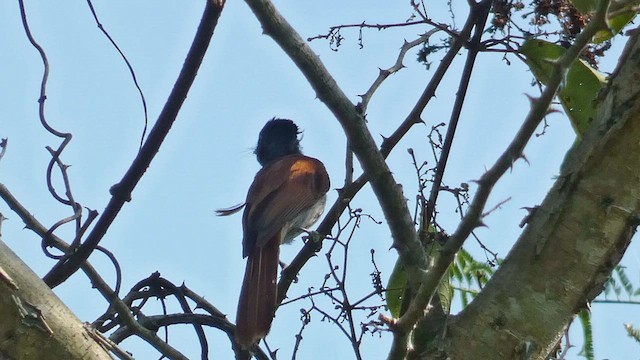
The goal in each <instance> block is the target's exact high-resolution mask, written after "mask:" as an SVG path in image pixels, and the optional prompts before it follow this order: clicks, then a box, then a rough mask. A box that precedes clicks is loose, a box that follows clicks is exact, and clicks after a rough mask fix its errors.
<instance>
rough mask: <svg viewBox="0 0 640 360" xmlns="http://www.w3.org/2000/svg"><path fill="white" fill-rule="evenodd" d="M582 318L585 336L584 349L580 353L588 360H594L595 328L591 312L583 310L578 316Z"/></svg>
mask: <svg viewBox="0 0 640 360" xmlns="http://www.w3.org/2000/svg"><path fill="white" fill-rule="evenodd" d="M578 317H579V318H580V323H582V330H583V335H584V347H583V348H582V351H581V352H580V355H582V356H584V357H585V358H587V360H594V359H595V355H594V354H593V327H592V325H591V313H589V310H587V309H582V310H581V311H580V314H578Z"/></svg>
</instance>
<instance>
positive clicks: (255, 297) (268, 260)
mask: <svg viewBox="0 0 640 360" xmlns="http://www.w3.org/2000/svg"><path fill="white" fill-rule="evenodd" d="M279 253H280V242H279V241H278V239H277V238H274V239H272V241H269V242H267V244H266V245H265V246H263V247H261V248H255V249H254V251H253V253H252V254H251V255H249V257H248V259H247V267H246V269H245V272H244V281H243V283H242V290H241V291H240V299H239V300H238V312H237V315H236V334H235V336H236V341H237V342H238V343H239V344H240V345H241V346H242V347H244V348H245V349H249V348H251V347H252V346H253V345H254V344H256V343H258V342H259V341H260V340H261V339H262V338H264V337H265V336H266V335H267V333H268V332H269V329H270V328H271V322H272V321H273V316H274V314H275V311H276V296H277V284H276V277H277V272H278V259H279Z"/></svg>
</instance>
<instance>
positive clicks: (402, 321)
mask: <svg viewBox="0 0 640 360" xmlns="http://www.w3.org/2000/svg"><path fill="white" fill-rule="evenodd" d="M602 3H603V4H604V5H602V6H601V8H600V9H599V11H598V12H597V15H596V16H595V17H594V19H593V20H592V21H591V22H590V23H589V25H588V26H587V27H586V28H585V29H584V31H583V32H582V33H581V34H580V35H579V36H578V37H577V38H576V41H575V43H574V44H573V45H572V46H571V47H570V48H569V49H567V51H566V53H565V54H564V55H563V56H562V57H561V58H560V59H558V60H557V61H556V62H555V63H554V71H553V74H552V76H551V78H550V79H549V83H548V85H547V87H546V88H545V89H544V91H543V92H542V94H541V96H540V97H539V98H538V99H532V106H531V110H530V111H529V114H528V115H527V117H526V118H525V120H524V123H523V124H522V126H521V127H520V130H519V131H518V133H517V134H516V136H515V137H514V139H513V140H512V142H511V143H510V144H509V146H508V147H507V149H506V150H505V151H504V152H503V153H502V155H501V156H500V157H499V158H498V160H497V161H496V163H495V164H494V165H493V166H492V167H491V168H490V169H489V170H488V171H487V172H486V173H484V174H483V175H482V177H481V178H480V180H478V184H479V185H478V190H477V192H476V194H475V196H474V198H473V201H472V202H471V204H470V206H469V209H468V210H467V214H466V215H465V216H464V218H463V219H462V221H461V222H460V224H459V225H458V228H457V229H456V231H455V232H454V233H453V235H452V236H451V237H450V238H449V240H448V241H447V243H446V244H445V245H444V246H443V248H442V251H441V254H440V256H438V257H436V259H435V261H434V263H433V264H432V266H430V268H429V271H428V272H427V273H425V276H424V280H423V282H422V285H421V287H420V289H419V291H418V294H417V295H416V298H415V301H413V302H412V303H411V306H410V307H409V309H408V310H407V312H406V313H405V314H404V315H403V316H402V317H401V318H399V319H398V320H397V321H396V322H395V323H394V324H393V328H394V330H395V331H400V332H407V331H410V330H411V328H412V327H413V325H414V324H415V322H416V321H418V319H420V317H421V316H422V313H423V311H424V309H425V306H426V305H427V304H428V303H429V300H430V299H431V297H432V296H433V294H434V293H435V292H436V289H437V287H438V284H439V283H440V280H441V279H442V276H443V275H444V273H445V272H446V270H447V268H448V266H449V264H450V263H451V262H452V261H453V258H454V256H455V253H456V252H457V251H458V250H459V249H460V248H461V247H462V244H463V243H464V241H465V240H466V238H467V237H468V236H469V234H470V233H471V231H473V230H474V229H475V228H476V227H478V226H480V225H481V221H482V219H481V217H482V212H483V210H484V207H485V205H486V203H487V199H488V198H489V195H490V193H491V190H492V189H493V186H494V185H495V184H496V183H497V181H498V180H499V179H500V178H501V177H502V175H503V174H504V173H505V172H506V171H507V170H508V169H509V168H511V166H513V163H514V162H515V161H516V160H518V159H519V158H521V157H522V152H523V150H524V147H525V146H526V144H527V143H528V141H529V139H530V138H531V136H532V135H533V133H534V132H535V130H536V128H537V127H538V125H539V124H540V122H541V121H542V119H543V118H544V116H545V115H546V114H547V113H548V109H549V106H550V104H551V101H552V100H553V99H554V97H555V95H556V92H557V91H558V88H559V86H560V84H561V82H562V79H563V77H564V74H565V73H566V71H568V69H569V67H570V66H571V64H573V62H574V61H575V60H576V59H577V58H578V56H579V55H580V53H581V52H582V50H583V49H584V47H585V46H586V45H587V44H588V43H589V42H590V41H591V38H592V37H593V35H594V34H596V32H597V31H599V30H601V29H602V28H604V27H605V26H606V23H605V20H604V16H605V14H606V6H607V5H608V1H606V0H605V1H602Z"/></svg>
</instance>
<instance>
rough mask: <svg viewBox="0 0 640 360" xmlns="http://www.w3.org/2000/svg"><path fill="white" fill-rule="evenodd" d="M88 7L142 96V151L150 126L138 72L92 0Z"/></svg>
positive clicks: (89, 0)
mask: <svg viewBox="0 0 640 360" xmlns="http://www.w3.org/2000/svg"><path fill="white" fill-rule="evenodd" d="M87 5H89V10H91V15H93V19H94V20H95V21H96V25H98V29H100V31H102V33H103V34H104V36H106V38H107V39H108V40H109V42H110V43H111V45H113V47H114V48H115V49H116V50H117V51H118V53H119V54H120V56H121V57H122V60H124V63H125V64H126V65H127V69H129V73H130V74H131V80H133V84H134V85H135V86H136V89H138V94H140V101H142V110H143V111H144V128H143V129H142V136H140V149H141V150H142V145H143V144H144V136H145V135H146V133H147V126H148V125H149V114H148V112H147V100H146V99H145V97H144V93H143V92H142V88H140V84H138V79H137V77H136V72H135V71H134V70H133V66H132V65H131V63H130V62H129V59H127V57H126V56H125V55H124V53H123V52H122V50H120V47H119V46H118V44H117V43H116V41H115V40H114V39H113V38H112V37H111V35H110V34H109V33H108V32H107V30H106V29H105V28H104V26H103V25H102V23H101V22H100V20H99V19H98V14H97V13H96V10H95V9H94V8H93V3H92V2H91V0H87Z"/></svg>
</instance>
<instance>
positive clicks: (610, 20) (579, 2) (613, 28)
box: [571, 0, 637, 44]
mask: <svg viewBox="0 0 640 360" xmlns="http://www.w3.org/2000/svg"><path fill="white" fill-rule="evenodd" d="M571 2H572V3H573V5H574V6H575V7H576V9H578V11H580V12H581V13H583V14H589V13H593V12H594V11H596V9H597V7H598V0H572V1H571ZM610 11H611V12H613V13H615V16H613V17H610V14H609V16H607V26H608V28H609V29H607V30H600V31H598V32H597V33H596V35H594V37H593V42H594V43H596V44H600V43H602V42H605V41H607V40H609V39H611V38H612V37H614V36H615V35H617V34H619V33H620V31H621V30H622V29H623V28H624V27H625V26H627V25H628V24H629V23H630V22H631V21H632V20H633V19H634V18H635V17H636V14H637V13H636V11H634V10H632V9H629V10H626V11H625V9H624V8H615V7H612V8H611V9H610Z"/></svg>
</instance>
